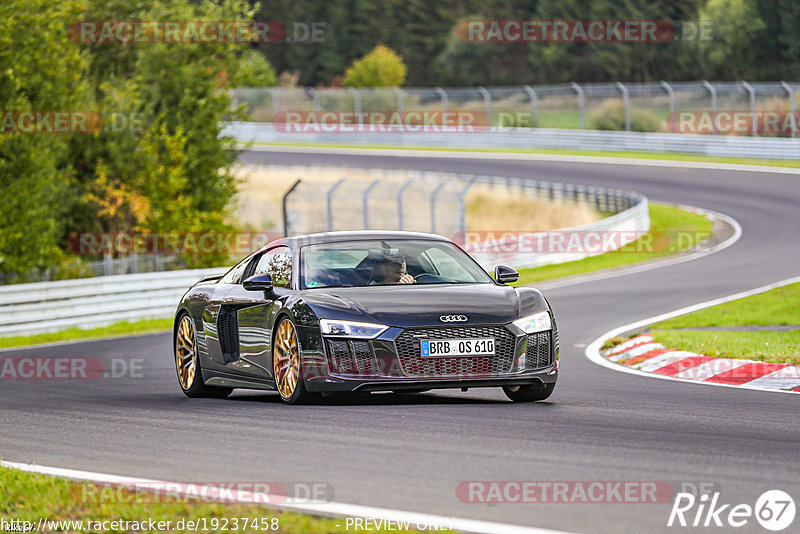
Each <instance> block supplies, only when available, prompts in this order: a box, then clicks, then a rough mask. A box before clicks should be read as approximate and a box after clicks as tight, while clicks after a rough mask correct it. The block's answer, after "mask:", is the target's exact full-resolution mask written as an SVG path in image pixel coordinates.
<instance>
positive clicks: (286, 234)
mask: <svg viewBox="0 0 800 534" xmlns="http://www.w3.org/2000/svg"><path fill="white" fill-rule="evenodd" d="M300 182H302V180H301V179H300V178H298V179H297V181H296V182H295V183H294V184H292V187H290V188H289V190H288V191H286V192H285V193H284V194H283V200H282V201H281V204H283V237H289V210H288V207H287V204H288V200H289V195H291V194H292V193H294V190H295V189H297V186H298V185H300Z"/></svg>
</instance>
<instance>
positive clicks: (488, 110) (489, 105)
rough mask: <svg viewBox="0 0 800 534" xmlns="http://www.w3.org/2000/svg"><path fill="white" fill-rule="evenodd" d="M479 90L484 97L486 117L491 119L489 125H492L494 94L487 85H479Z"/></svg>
mask: <svg viewBox="0 0 800 534" xmlns="http://www.w3.org/2000/svg"><path fill="white" fill-rule="evenodd" d="M478 92H479V93H480V94H481V96H482V97H483V109H484V110H485V111H486V118H487V119H488V121H489V123H488V124H489V127H490V128H491V126H492V95H491V94H490V93H489V91H487V90H486V88H485V87H478Z"/></svg>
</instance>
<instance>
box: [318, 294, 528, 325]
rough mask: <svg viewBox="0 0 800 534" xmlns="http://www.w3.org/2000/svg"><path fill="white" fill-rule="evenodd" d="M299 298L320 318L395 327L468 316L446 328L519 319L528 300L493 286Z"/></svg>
mask: <svg viewBox="0 0 800 534" xmlns="http://www.w3.org/2000/svg"><path fill="white" fill-rule="evenodd" d="M303 293H304V294H303V300H304V301H305V302H306V303H307V304H308V305H309V306H310V307H311V308H312V309H313V310H314V313H315V314H316V315H317V317H319V318H320V319H323V318H327V319H342V320H352V321H364V322H374V323H380V324H385V325H388V326H398V327H409V326H426V325H442V324H445V323H443V322H442V321H441V320H440V319H439V318H440V317H441V316H445V315H466V316H467V317H468V320H467V321H465V322H458V323H448V324H475V323H494V324H502V323H507V322H509V321H513V320H514V319H517V318H518V317H520V305H521V301H525V300H530V299H524V298H523V299H521V298H520V295H519V294H518V293H517V291H516V290H515V289H514V288H512V287H508V286H501V285H496V284H458V285H455V284H453V285H449V284H448V285H434V284H431V285H418V286H411V285H394V286H369V287H348V288H319V289H313V290H308V291H304V292H303ZM536 293H537V294H538V292H536ZM542 300H543V299H542ZM525 307H530V306H529V305H526V306H525Z"/></svg>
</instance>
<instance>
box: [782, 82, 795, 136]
mask: <svg viewBox="0 0 800 534" xmlns="http://www.w3.org/2000/svg"><path fill="white" fill-rule="evenodd" d="M781 87H783V90H784V91H786V93H787V94H788V95H789V113H791V114H792V118H791V120H790V123H791V125H792V137H797V120H796V117H795V116H794V89H792V88H791V86H790V85H789V84H788V83H786V82H781Z"/></svg>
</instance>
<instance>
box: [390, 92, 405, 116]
mask: <svg viewBox="0 0 800 534" xmlns="http://www.w3.org/2000/svg"><path fill="white" fill-rule="evenodd" d="M392 91H393V92H394V94H395V95H396V96H397V111H399V112H400V113H403V112H404V111H405V107H406V101H405V94H404V93H403V91H401V90H400V89H399V88H397V87H392Z"/></svg>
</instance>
